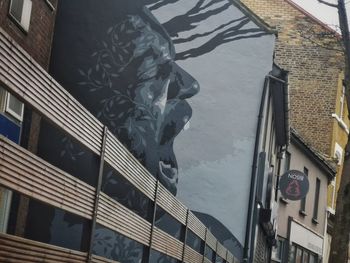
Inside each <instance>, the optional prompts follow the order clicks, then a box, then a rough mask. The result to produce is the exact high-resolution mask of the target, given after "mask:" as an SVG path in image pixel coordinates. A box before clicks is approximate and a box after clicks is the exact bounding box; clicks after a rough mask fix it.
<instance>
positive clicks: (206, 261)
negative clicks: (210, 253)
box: [203, 257, 211, 263]
mask: <svg viewBox="0 0 350 263" xmlns="http://www.w3.org/2000/svg"><path fill="white" fill-rule="evenodd" d="M203 262H204V263H211V261H210V260H209V259H207V258H206V257H204V260H203Z"/></svg>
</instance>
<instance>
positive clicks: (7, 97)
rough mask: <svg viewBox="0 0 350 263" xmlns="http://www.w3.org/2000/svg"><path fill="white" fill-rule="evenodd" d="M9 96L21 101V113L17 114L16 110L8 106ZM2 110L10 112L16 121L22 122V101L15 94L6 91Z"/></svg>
mask: <svg viewBox="0 0 350 263" xmlns="http://www.w3.org/2000/svg"><path fill="white" fill-rule="evenodd" d="M11 96H12V97H13V98H15V99H16V100H17V101H18V102H19V103H21V114H20V115H19V114H17V112H15V111H13V110H12V109H11V107H10V100H11ZM4 112H6V113H8V114H10V115H11V116H12V117H13V118H15V119H16V120H17V121H19V122H22V121H23V115H24V114H23V113H24V103H23V102H21V101H20V100H19V99H17V98H16V96H14V95H12V94H11V93H10V92H6V95H5V110H4Z"/></svg>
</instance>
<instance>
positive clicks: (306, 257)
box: [303, 250, 309, 263]
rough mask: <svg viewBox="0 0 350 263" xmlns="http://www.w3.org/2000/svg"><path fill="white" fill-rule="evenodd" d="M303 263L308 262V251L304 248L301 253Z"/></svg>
mask: <svg viewBox="0 0 350 263" xmlns="http://www.w3.org/2000/svg"><path fill="white" fill-rule="evenodd" d="M303 263H309V253H308V252H307V251H305V250H304V253H303Z"/></svg>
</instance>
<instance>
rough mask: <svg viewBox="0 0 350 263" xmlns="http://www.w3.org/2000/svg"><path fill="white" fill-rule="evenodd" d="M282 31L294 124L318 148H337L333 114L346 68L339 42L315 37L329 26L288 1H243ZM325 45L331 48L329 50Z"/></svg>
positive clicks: (280, 55) (278, 52) (280, 60)
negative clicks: (333, 136)
mask: <svg viewBox="0 0 350 263" xmlns="http://www.w3.org/2000/svg"><path fill="white" fill-rule="evenodd" d="M241 2H243V3H244V4H245V5H247V7H248V8H250V9H251V10H252V11H253V12H254V13H256V14H257V15H258V16H259V17H261V18H262V19H263V20H264V21H265V22H266V23H268V24H269V25H270V26H271V27H274V28H276V29H277V30H278V39H277V42H276V49H275V62H276V63H277V64H278V65H279V66H280V67H282V68H284V69H285V70H288V71H289V72H290V73H289V85H290V100H291V126H292V127H294V128H295V129H296V130H297V131H298V133H299V134H300V135H301V136H303V137H304V138H305V140H306V141H307V142H308V143H310V144H311V145H312V146H314V147H315V148H316V149H317V150H319V151H321V152H323V153H325V154H328V155H330V154H331V151H332V143H331V142H332V128H333V120H332V116H331V115H332V113H334V111H335V107H336V94H337V86H338V76H339V73H340V71H341V69H342V67H343V61H342V56H341V53H340V52H337V51H336V50H334V49H338V50H339V49H340V47H339V45H338V43H334V42H332V41H328V40H327V39H322V40H320V39H309V37H310V36H311V34H308V33H306V32H307V30H309V29H312V31H314V32H326V29H325V28H324V27H323V26H322V25H320V24H319V23H317V22H315V20H313V19H311V18H310V17H309V16H307V15H305V14H304V13H303V12H301V11H300V10H298V9H297V8H295V7H294V6H292V5H291V4H290V3H288V2H287V1H285V0H241ZM323 46H325V47H326V48H324V47H323Z"/></svg>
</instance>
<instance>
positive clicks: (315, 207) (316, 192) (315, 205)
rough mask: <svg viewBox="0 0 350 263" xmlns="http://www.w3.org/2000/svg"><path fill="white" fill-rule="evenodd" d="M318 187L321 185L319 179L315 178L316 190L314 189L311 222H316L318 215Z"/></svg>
mask: <svg viewBox="0 0 350 263" xmlns="http://www.w3.org/2000/svg"><path fill="white" fill-rule="evenodd" d="M320 187H321V181H320V179H318V178H316V191H315V200H314V212H313V215H312V222H313V223H316V224H317V223H318V222H317V216H318V199H319V197H320Z"/></svg>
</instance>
